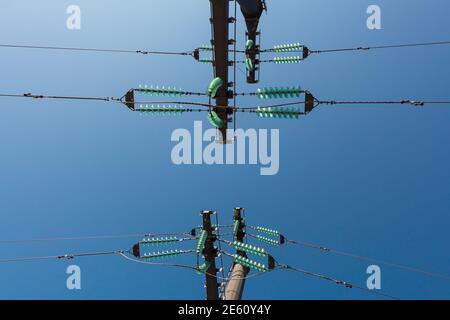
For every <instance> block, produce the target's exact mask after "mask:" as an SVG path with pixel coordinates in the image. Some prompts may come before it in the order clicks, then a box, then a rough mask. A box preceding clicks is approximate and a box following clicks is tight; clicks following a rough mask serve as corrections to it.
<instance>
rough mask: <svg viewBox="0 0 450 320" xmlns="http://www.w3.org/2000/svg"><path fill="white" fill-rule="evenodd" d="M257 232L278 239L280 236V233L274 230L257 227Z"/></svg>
mask: <svg viewBox="0 0 450 320" xmlns="http://www.w3.org/2000/svg"><path fill="white" fill-rule="evenodd" d="M256 230H258V231H259V232H262V233H265V234H268V235H271V236H275V237H278V236H279V235H280V233H279V232H278V231H277V230H272V229H268V228H264V227H256Z"/></svg>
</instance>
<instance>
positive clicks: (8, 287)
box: [0, 0, 450, 299]
mask: <svg viewBox="0 0 450 320" xmlns="http://www.w3.org/2000/svg"><path fill="white" fill-rule="evenodd" d="M376 2H377V4H378V5H380V6H381V8H382V10H383V11H382V13H383V30H381V31H370V30H368V29H367V28H366V19H367V14H366V8H367V6H368V5H370V4H372V3H373V1H365V0H353V1H352V0H346V1H332V0H326V1H325V0H322V1H288V0H285V1H268V5H269V12H268V14H267V15H266V14H264V16H263V18H262V30H263V38H262V40H263V46H264V47H266V48H267V47H271V46H272V45H276V44H284V43H290V42H302V43H305V44H307V45H309V46H310V47H311V48H313V49H315V48H317V49H323V48H334V47H342V46H344V47H345V46H359V45H370V44H375V45H376V44H391V43H399V42H400V43H403V42H406V43H409V42H417V41H434V40H437V41H440V40H447V39H448V38H450V32H449V30H450V22H449V20H448V12H449V9H450V4H449V2H448V1H445V0H433V1H426V0H420V1H419V0H415V1H406V0H397V1H387V0H385V1H382V0H377V1H376ZM70 4H78V5H80V6H81V9H82V30H81V31H70V30H68V29H67V28H66V18H67V15H66V14H65V10H66V8H67V6H68V5H70ZM1 6H2V19H1V20H0V30H1V31H0V39H1V41H0V42H2V43H16V44H37V45H66V46H84V47H102V48H126V49H149V50H151V49H157V50H159V49H161V50H181V51H185V50H191V49H193V48H195V47H197V46H199V45H202V44H205V43H208V41H209V39H210V26H209V21H208V19H209V3H208V1H199V0H195V1H181V0H171V1H153V0H152V1H142V0H141V1H138V0H134V1H127V2H124V1H117V0H109V1H105V0H97V1H87V0H84V1H82V0H77V1H49V0H47V1H39V3H37V2H36V1H24V0H16V1H2V4H1ZM239 22H240V25H239V30H240V34H239V38H238V39H239V40H241V39H243V38H244V35H243V33H242V30H243V24H242V20H240V21H239ZM240 45H241V46H242V45H243V42H242V41H240ZM0 58H1V77H0V88H1V90H0V91H2V92H8V93H23V92H35V93H42V94H47V93H48V94H73V95H77V94H79V95H100V96H117V95H121V94H122V93H123V92H125V90H127V89H128V88H130V87H135V86H136V85H138V84H141V83H147V84H149V85H150V84H154V85H158V84H159V85H171V86H173V85H176V86H180V87H182V88H184V89H186V90H204V88H205V87H206V85H207V84H208V83H209V81H210V80H211V68H210V67H209V66H206V65H199V64H196V63H195V61H193V60H192V59H190V58H189V57H187V58H183V57H180V58H169V59H168V58H166V57H153V56H152V57H151V56H138V55H136V56H133V55H131V56H127V55H113V54H92V53H70V52H50V51H24V50H15V49H2V50H0ZM449 66H450V48H449V47H435V48H418V49H411V50H409V49H401V50H394V51H383V52H382V51H378V52H369V53H358V54H336V55H323V56H314V57H311V58H310V59H309V60H308V61H305V62H304V63H303V64H301V65H297V66H290V67H289V66H275V65H265V66H264V67H263V72H262V82H261V86H272V85H276V86H281V85H297V84H300V85H302V86H303V87H305V88H307V89H309V90H311V91H313V92H314V93H315V94H316V96H318V97H320V98H323V99H328V98H330V99H374V100H375V99H396V100H399V99H403V98H411V99H424V100H426V99H448V98H449V97H450V93H449V90H448V82H449V79H450V74H449V72H448V70H449ZM239 76H240V83H239V86H240V89H241V90H243V91H244V90H246V91H248V90H250V89H251V90H254V88H249V87H247V86H246V85H244V84H243V76H242V74H241V73H239ZM240 101H241V103H244V104H248V103H249V101H248V100H240ZM0 106H1V108H0V148H1V149H0V155H1V156H0V179H1V180H0V181H1V184H0V240H11V239H24V238H41V237H52V236H80V235H107V234H122V233H135V232H138V233H139V232H142V233H147V232H166V231H184V230H187V229H190V227H191V226H193V225H197V224H199V222H200V217H199V216H198V213H199V211H200V210H203V209H216V210H218V212H219V214H220V218H221V220H222V222H226V221H230V220H231V213H232V209H233V207H235V206H243V207H245V208H247V217H248V220H249V223H250V224H253V225H263V226H271V227H273V228H277V229H279V230H282V231H283V232H284V233H285V234H286V235H287V236H289V237H290V238H293V239H300V240H306V241H311V242H316V243H321V244H326V245H328V246H331V247H334V248H337V249H341V250H344V251H350V252H354V253H359V254H363V255H367V256H371V257H376V258H380V259H385V260H388V261H393V262H398V263H403V264H407V265H411V266H415V267H418V268H423V269H426V270H429V271H434V272H440V273H449V272H448V270H449V269H450V259H449V255H448V248H447V247H448V243H449V241H450V236H449V233H448V226H449V222H450V218H449V209H450V169H449V166H448V165H449V161H450V149H449V145H450V126H449V125H448V123H449V121H450V109H449V108H447V107H446V106H435V107H427V108H423V109H414V108H410V107H378V108H371V107H369V108H357V107H342V108H335V109H333V108H327V107H323V108H321V109H320V110H317V111H315V112H314V113H313V114H311V115H310V116H309V117H307V118H303V119H301V120H299V121H283V120H273V121H267V120H260V119H258V118H255V117H251V116H246V115H242V116H240V117H239V119H238V121H239V123H238V124H239V126H242V127H244V128H251V127H252V128H268V127H269V128H280V130H281V131H280V134H281V153H280V157H281V164H280V165H281V167H280V173H279V174H278V175H277V176H274V177H261V176H260V175H259V168H258V167H256V166H255V167H254V166H240V167H239V166H229V167H217V166H215V167H207V166H197V167H194V166H182V167H176V166H174V165H172V163H171V160H170V152H171V148H172V147H173V144H172V143H171V142H170V135H171V133H172V131H173V130H174V129H177V128H188V129H191V128H192V126H193V121H194V120H199V119H202V118H201V117H200V116H199V115H188V116H185V117H180V118H177V117H167V118H161V119H159V118H142V117H140V116H138V115H136V114H133V113H131V112H129V111H127V110H126V109H125V108H123V107H120V106H115V105H112V106H110V105H107V104H102V103H79V102H57V101H50V102H49V101H22V100H14V99H4V100H2V101H1V102H0ZM132 242H133V239H130V241H128V240H122V241H96V242H92V241H86V242H62V243H38V244H35V243H33V244H27V245H11V244H0V257H1V258H9V257H21V256H33V255H48V254H64V253H68V252H81V251H87V250H108V249H117V248H124V247H125V248H126V247H128V246H129V245H130V244H131V243H132ZM273 254H274V255H275V256H276V257H277V258H278V260H280V261H283V262H287V263H291V264H294V265H297V266H300V267H303V268H305V269H308V270H311V271H316V272H321V273H324V274H327V275H331V276H335V277H337V278H342V279H344V280H347V281H350V282H353V283H355V284H358V285H361V286H364V285H365V281H366V278H367V275H366V274H365V271H366V268H367V266H368V264H367V263H362V262H359V261H354V260H349V259H346V258H339V257H333V256H326V255H324V254H322V253H320V252H315V251H311V250H308V249H302V248H296V247H284V248H280V249H276V250H274V251H273ZM188 262H191V263H194V259H192V260H190V261H188ZM73 263H76V264H78V265H80V267H81V268H82V287H83V288H82V290H81V291H79V292H71V291H68V290H67V289H66V287H65V282H66V277H67V275H66V274H65V270H66V267H67V265H68V263H65V262H61V261H49V262H42V263H16V264H2V265H0V297H1V298H126V299H128V298H130V299H131V298H137V299H156V298H170V299H172V298H192V299H202V298H203V297H204V289H203V279H202V278H201V277H199V276H197V275H196V274H195V273H192V272H189V271H179V270H170V269H166V268H152V267H146V266H142V265H137V264H132V263H128V262H126V261H125V260H123V259H121V258H119V257H105V258H95V259H80V260H76V261H74V262H73ZM382 272H383V273H382V275H383V278H382V280H383V282H382V286H383V289H384V290H385V291H386V292H389V293H392V294H394V295H396V296H399V297H401V298H450V290H449V289H450V283H449V282H448V281H447V282H446V281H445V280H440V279H434V278H430V277H426V276H423V275H419V274H414V273H407V272H404V271H399V270H395V269H392V268H388V267H384V268H383V269H382ZM245 298H248V299H253V298H254V299H258V298H273V299H278V298H287V299H306V298H337V299H347V298H373V296H372V295H367V294H365V293H361V292H358V291H354V290H346V289H343V288H340V287H337V286H333V285H332V284H329V283H326V282H321V281H318V280H316V279H310V278H306V277H304V276H302V275H299V274H291V273H287V272H279V273H274V274H270V275H267V276H265V278H264V277H262V278H256V279H254V280H250V281H248V282H247V288H246V294H245ZM375 298H376V297H375Z"/></svg>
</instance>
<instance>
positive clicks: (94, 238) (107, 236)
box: [0, 232, 190, 244]
mask: <svg viewBox="0 0 450 320" xmlns="http://www.w3.org/2000/svg"><path fill="white" fill-rule="evenodd" d="M178 235H190V233H189V232H175V233H158V234H157V233H140V234H122V235H105V236H81V237H54V238H40V239H17V240H0V244H14V243H33V242H59V241H79V240H117V239H131V238H138V237H142V238H144V237H165V236H178Z"/></svg>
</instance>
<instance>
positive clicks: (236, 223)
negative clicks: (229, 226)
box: [233, 220, 241, 237]
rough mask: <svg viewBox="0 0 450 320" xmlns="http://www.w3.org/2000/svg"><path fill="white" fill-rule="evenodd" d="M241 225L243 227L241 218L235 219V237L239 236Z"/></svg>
mask: <svg viewBox="0 0 450 320" xmlns="http://www.w3.org/2000/svg"><path fill="white" fill-rule="evenodd" d="M240 227H241V222H240V221H239V220H236V221H234V223H233V236H234V237H236V236H237V234H238V232H239V228H240Z"/></svg>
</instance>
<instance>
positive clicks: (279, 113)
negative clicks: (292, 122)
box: [256, 107, 302, 119]
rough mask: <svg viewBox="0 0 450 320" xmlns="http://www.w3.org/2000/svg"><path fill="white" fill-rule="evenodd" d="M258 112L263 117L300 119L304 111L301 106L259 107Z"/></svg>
mask: <svg viewBox="0 0 450 320" xmlns="http://www.w3.org/2000/svg"><path fill="white" fill-rule="evenodd" d="M256 114H257V115H258V116H259V117H261V118H284V119H298V118H299V116H300V115H302V112H301V110H300V108H281V107H280V108H262V107H258V108H257V110H256Z"/></svg>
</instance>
